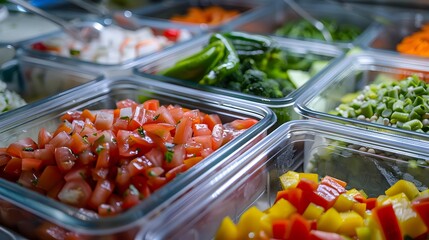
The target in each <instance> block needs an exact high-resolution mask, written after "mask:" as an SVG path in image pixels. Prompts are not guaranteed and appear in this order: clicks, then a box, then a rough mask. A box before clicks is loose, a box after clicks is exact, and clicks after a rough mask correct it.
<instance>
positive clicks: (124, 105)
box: [116, 99, 139, 109]
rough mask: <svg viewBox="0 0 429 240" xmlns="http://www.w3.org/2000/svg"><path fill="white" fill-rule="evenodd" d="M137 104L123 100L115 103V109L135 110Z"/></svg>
mask: <svg viewBox="0 0 429 240" xmlns="http://www.w3.org/2000/svg"><path fill="white" fill-rule="evenodd" d="M138 105H139V104H138V103H136V102H135V101H133V100H131V99H125V100H122V101H118V102H116V108H128V107H130V108H132V109H135V108H136V107H137V106H138Z"/></svg>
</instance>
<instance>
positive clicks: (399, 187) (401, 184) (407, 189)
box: [385, 179, 420, 200]
mask: <svg viewBox="0 0 429 240" xmlns="http://www.w3.org/2000/svg"><path fill="white" fill-rule="evenodd" d="M402 192H403V193H405V194H406V195H407V197H408V199H409V200H413V199H414V198H415V197H417V196H419V194H420V192H419V190H418V189H417V187H416V185H414V183H412V182H409V181H406V180H403V179H401V180H399V181H397V182H396V183H395V184H393V185H392V186H391V187H390V188H389V189H387V190H386V192H385V193H386V195H387V196H393V195H396V194H399V193H402Z"/></svg>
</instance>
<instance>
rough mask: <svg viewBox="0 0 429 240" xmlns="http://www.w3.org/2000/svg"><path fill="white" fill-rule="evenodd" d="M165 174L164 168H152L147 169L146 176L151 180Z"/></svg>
mask: <svg viewBox="0 0 429 240" xmlns="http://www.w3.org/2000/svg"><path fill="white" fill-rule="evenodd" d="M163 173H164V168H162V167H150V168H148V169H146V171H145V176H146V177H147V178H148V179H150V178H155V177H160V176H161V175H162V174H163Z"/></svg>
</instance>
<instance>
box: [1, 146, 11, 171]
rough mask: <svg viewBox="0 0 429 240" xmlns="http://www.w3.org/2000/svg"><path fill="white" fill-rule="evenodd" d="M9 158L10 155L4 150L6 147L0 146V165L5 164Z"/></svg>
mask: <svg viewBox="0 0 429 240" xmlns="http://www.w3.org/2000/svg"><path fill="white" fill-rule="evenodd" d="M10 159H12V156H10V155H9V154H8V153H7V152H6V148H0V167H2V166H4V165H6V164H7V163H8V162H9V160H10Z"/></svg>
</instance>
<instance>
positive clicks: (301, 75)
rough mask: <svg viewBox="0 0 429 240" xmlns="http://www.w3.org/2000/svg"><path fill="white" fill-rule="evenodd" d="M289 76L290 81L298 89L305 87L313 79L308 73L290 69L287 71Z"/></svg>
mask: <svg viewBox="0 0 429 240" xmlns="http://www.w3.org/2000/svg"><path fill="white" fill-rule="evenodd" d="M287 74H288V75H289V79H290V81H291V82H292V83H293V85H294V86H295V87H296V88H297V89H298V88H300V87H301V86H302V85H304V84H305V83H306V82H307V81H308V80H309V79H310V78H311V76H310V74H309V73H308V72H306V71H301V70H293V69H289V70H287Z"/></svg>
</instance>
